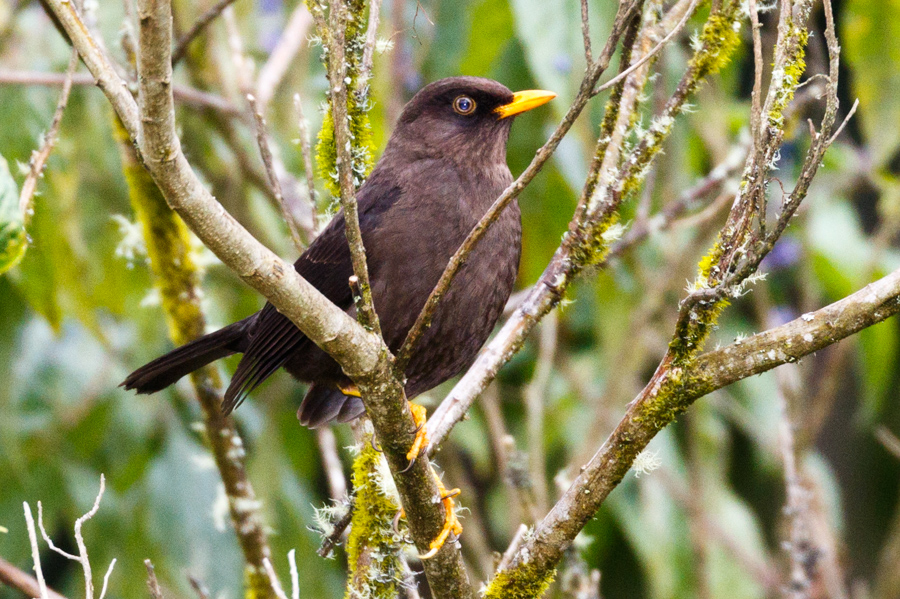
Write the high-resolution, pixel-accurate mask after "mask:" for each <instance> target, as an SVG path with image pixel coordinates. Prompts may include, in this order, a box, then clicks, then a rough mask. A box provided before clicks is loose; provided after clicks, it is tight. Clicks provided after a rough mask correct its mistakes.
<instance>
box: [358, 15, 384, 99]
mask: <svg viewBox="0 0 900 599" xmlns="http://www.w3.org/2000/svg"><path fill="white" fill-rule="evenodd" d="M381 2H382V0H370V2H369V24H368V25H367V26H366V45H365V47H364V48H363V56H362V64H361V65H360V67H359V74H358V75H357V78H356V91H357V92H364V91H365V90H366V88H367V87H368V85H369V77H370V76H371V74H372V63H373V62H374V60H375V43H376V42H377V41H378V19H379V17H380V14H381Z"/></svg>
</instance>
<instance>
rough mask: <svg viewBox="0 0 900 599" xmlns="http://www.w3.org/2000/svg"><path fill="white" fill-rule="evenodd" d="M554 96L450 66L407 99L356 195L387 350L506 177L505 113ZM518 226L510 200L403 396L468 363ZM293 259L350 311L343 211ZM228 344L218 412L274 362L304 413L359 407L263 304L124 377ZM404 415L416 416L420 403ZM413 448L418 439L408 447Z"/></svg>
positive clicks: (146, 381) (448, 302)
mask: <svg viewBox="0 0 900 599" xmlns="http://www.w3.org/2000/svg"><path fill="white" fill-rule="evenodd" d="M553 97H555V94H553V93H550V92H544V91H524V92H518V93H515V94H514V93H512V92H511V91H510V90H509V89H507V88H506V87H504V86H503V85H501V84H499V83H497V82H496V81H491V80H489V79H482V78H477V77H451V78H448V79H442V80H440V81H436V82H434V83H432V84H430V85H428V86H426V87H424V88H423V89H422V90H420V91H419V92H418V93H417V94H416V95H415V97H413V99H412V100H411V101H410V102H409V103H408V104H407V105H406V106H405V107H404V109H403V112H402V114H401V115H400V119H399V121H398V123H397V126H396V128H395V130H394V132H393V134H392V135H391V138H390V140H389V141H388V144H387V147H386V148H385V150H384V155H383V156H382V157H381V159H380V160H379V161H378V164H377V165H376V166H375V168H374V170H373V171H372V173H371V175H370V176H369V178H368V179H367V180H366V182H365V184H363V186H362V187H361V188H360V189H359V191H358V193H357V201H358V209H359V222H360V228H361V229H362V237H363V243H364V245H365V248H366V258H367V261H368V266H369V277H370V283H371V289H372V297H373V300H374V302H375V309H376V312H377V313H378V316H379V319H380V321H381V327H382V333H383V335H384V340H385V342H386V343H387V345H388V347H389V348H390V349H391V351H393V352H396V351H397V350H399V348H400V346H401V345H402V344H403V342H404V340H405V339H406V335H407V333H408V332H409V330H410V329H411V328H412V326H413V324H414V323H415V321H416V318H417V317H418V315H419V312H420V311H421V310H422V307H423V306H424V305H425V301H426V300H427V299H428V296H429V295H430V293H431V291H432V290H433V289H434V287H435V285H436V284H437V282H438V279H440V276H441V274H442V273H443V271H444V269H445V268H446V266H447V263H448V262H449V260H450V257H451V256H452V255H453V253H454V252H455V251H456V250H457V249H458V248H459V246H460V245H461V244H462V242H463V241H464V240H465V238H466V236H467V235H468V233H469V232H470V231H471V230H472V228H473V227H474V226H475V224H476V223H477V222H478V221H479V220H480V219H481V218H482V216H484V214H485V213H486V212H487V210H488V208H489V207H490V206H491V204H492V203H493V202H494V200H495V199H496V198H497V197H498V196H499V195H500V194H501V193H502V192H503V190H504V189H505V188H506V187H507V186H508V185H509V184H510V183H511V182H512V180H513V178H512V175H511V174H510V171H509V167H508V166H507V165H506V143H507V139H508V138H509V131H510V127H511V125H512V121H513V119H512V118H510V117H512V116H514V115H516V114H519V113H521V112H524V111H526V110H530V109H532V108H535V107H537V106H540V105H542V104H544V103H545V102H547V101H549V100H551V99H552V98H553ZM521 236H522V228H521V221H520V216H519V207H518V205H517V204H516V203H515V202H513V203H512V204H511V205H510V206H509V207H508V208H507V209H506V210H505V211H504V212H503V213H502V214H501V216H500V217H499V219H498V220H497V222H495V223H494V224H493V226H492V227H491V228H490V229H489V231H488V232H487V234H486V235H485V236H484V238H483V239H482V240H481V242H480V243H479V244H478V245H477V247H476V248H475V249H474V251H473V252H472V253H471V254H470V255H469V257H468V259H467V260H466V262H465V264H464V265H463V266H462V268H461V269H460V271H459V273H458V274H457V276H456V278H455V279H454V281H453V284H452V285H451V287H450V289H449V290H448V291H447V293H446V294H445V296H444V298H443V299H442V300H441V302H440V304H439V305H438V308H437V310H436V311H435V313H434V317H433V319H432V322H431V326H430V327H429V328H428V329H427V330H426V331H425V332H424V334H423V335H422V337H421V338H420V340H419V342H418V344H417V345H416V349H415V350H414V352H413V353H412V355H411V358H410V360H409V364H408V366H407V367H406V372H405V374H406V387H405V389H406V395H407V397H408V398H410V399H412V398H414V397H415V396H417V395H419V394H420V393H422V392H424V391H427V390H429V389H431V388H432V387H435V386H437V385H439V384H440V383H443V382H444V381H446V380H447V379H449V378H451V377H453V376H455V375H456V374H458V373H459V372H461V371H462V370H463V369H465V368H466V367H467V366H469V365H470V364H471V363H472V362H473V361H474V359H475V356H476V354H477V353H478V350H479V349H480V348H481V346H482V345H483V344H484V342H485V341H486V340H487V338H488V335H489V334H490V332H491V330H492V329H493V327H494V325H495V324H496V322H497V319H498V318H499V317H500V314H501V313H502V311H503V307H504V304H505V303H506V300H507V299H508V298H509V294H510V292H511V291H512V287H513V283H514V281H515V278H516V272H517V270H518V266H519V256H520V253H521ZM294 267H295V268H296V269H297V271H298V272H299V273H300V274H301V275H302V276H303V277H304V278H306V279H307V280H308V281H309V282H310V283H311V284H312V285H314V286H315V287H316V288H317V289H318V290H319V291H320V292H322V293H323V294H324V295H325V296H326V297H327V298H328V299H329V300H331V301H332V302H334V303H335V304H336V305H338V306H339V307H341V308H343V309H345V310H347V311H352V310H354V305H353V293H352V291H351V288H350V285H349V283H348V280H349V278H350V277H351V276H352V275H353V267H352V265H351V260H350V250H349V247H348V244H347V239H346V237H345V236H344V215H343V212H339V213H338V214H337V215H336V216H335V217H334V218H333V219H332V220H331V222H330V223H329V224H328V226H327V227H326V228H325V229H324V230H323V231H322V232H321V234H320V235H319V236H318V237H316V239H315V240H314V241H313V242H312V244H310V246H309V248H308V249H307V250H306V251H305V252H304V253H303V255H302V256H300V258H299V259H298V260H297V262H295V264H294ZM234 353H242V354H243V357H242V359H241V361H240V363H239V365H238V368H237V371H236V372H235V374H234V377H233V378H232V379H231V383H230V385H229V386H228V389H227V390H226V392H225V397H224V402H223V405H222V409H223V411H224V412H225V413H226V414H227V413H229V412H231V411H232V410H233V409H234V408H235V407H237V406H238V405H239V404H240V403H241V402H242V401H243V400H244V398H245V397H246V396H247V394H248V393H250V392H251V391H253V389H255V388H256V387H257V386H258V385H259V384H261V383H262V382H263V381H264V380H265V379H266V378H268V377H269V376H270V375H271V374H272V373H274V372H275V371H276V370H278V368H282V367H283V368H284V369H285V370H287V371H288V372H289V373H290V374H291V375H293V376H294V377H295V378H297V379H299V380H301V381H307V382H310V383H312V386H311V387H310V389H309V391H308V392H307V394H306V397H305V398H304V399H303V402H302V404H301V405H300V409H299V410H298V412H297V415H298V417H299V419H300V422H301V423H302V424H304V425H306V426H309V427H316V426H320V425H322V424H325V423H328V422H331V421H335V420H337V421H339V422H346V421H348V420H352V419H354V418H356V417H358V416H360V415H361V414H362V413H363V412H364V411H365V409H364V407H363V403H362V401H361V400H360V398H359V396H358V393H354V392H353V389H354V387H353V384H352V381H350V379H348V378H347V377H346V376H345V375H344V374H343V372H342V371H341V368H340V366H339V365H338V364H337V362H335V361H334V360H333V359H332V358H331V357H330V356H328V354H326V353H325V352H324V351H322V350H321V349H319V348H318V347H317V346H316V345H315V344H314V343H312V342H311V341H310V340H309V339H308V338H306V336H305V335H304V334H303V333H302V332H301V331H300V329H298V328H297V327H295V326H294V324H293V323H291V322H290V321H289V320H288V319H287V318H285V317H284V316H282V315H281V314H280V313H279V312H278V311H277V310H276V309H275V307H274V306H273V305H272V304H268V303H267V304H266V306H265V307H264V308H263V309H262V310H260V311H259V312H257V313H256V314H253V315H252V316H249V317H247V318H245V319H243V320H241V321H238V322H236V323H234V324H231V325H229V326H227V327H224V328H222V329H220V330H218V331H216V332H214V333H210V334H208V335H205V336H203V337H200V338H199V339H197V340H195V341H192V342H190V343H187V344H185V345H183V346H181V347H179V348H178V349H176V350H174V351H172V352H170V353H168V354H166V355H164V356H162V357H160V358H157V359H156V360H154V361H152V362H150V363H148V364H146V365H145V366H142V367H141V368H139V369H138V370H136V371H134V372H133V373H132V374H130V375H129V376H128V378H126V379H125V382H124V383H123V385H124V386H125V388H126V389H135V390H137V392H138V393H153V392H155V391H159V390H160V389H163V388H165V387H167V386H169V385H171V384H172V383H174V382H175V381H177V380H178V379H180V378H181V377H183V376H184V375H186V374H188V373H190V372H193V371H194V370H196V369H197V368H200V367H201V366H204V365H205V364H208V363H209V362H212V361H214V360H217V359H219V358H223V357H225V356H228V355H231V354H234ZM414 413H415V415H416V418H417V421H421V422H424V410H421V409H419V410H416V411H415V412H414ZM420 442H421V440H420ZM417 452H418V444H417V446H416V449H415V450H411V456H412V457H415V455H416V453H417ZM438 482H440V481H438ZM441 487H442V485H441ZM448 511H449V512H452V508H451V507H450V506H448ZM448 517H449V516H448ZM457 526H458V525H457ZM444 538H446V535H444ZM441 542H443V541H441Z"/></svg>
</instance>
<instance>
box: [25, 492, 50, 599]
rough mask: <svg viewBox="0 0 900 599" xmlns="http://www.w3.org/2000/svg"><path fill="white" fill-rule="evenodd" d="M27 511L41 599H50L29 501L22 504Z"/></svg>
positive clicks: (32, 557)
mask: <svg viewBox="0 0 900 599" xmlns="http://www.w3.org/2000/svg"><path fill="white" fill-rule="evenodd" d="M22 507H23V508H24V510H25V525H26V526H27V527H28V540H29V541H31V560H32V562H33V563H34V574H35V576H36V577H37V583H38V592H39V593H40V594H39V595H38V598H39V599H49V594H48V592H47V583H46V582H45V581H44V572H43V570H41V552H40V549H38V540H37V533H36V532H35V530H34V516H32V515H31V506H30V505H28V502H27V501H23V502H22Z"/></svg>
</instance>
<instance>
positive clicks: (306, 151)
mask: <svg viewBox="0 0 900 599" xmlns="http://www.w3.org/2000/svg"><path fill="white" fill-rule="evenodd" d="M294 109H295V110H296V111H297V128H298V129H299V133H300V154H301V155H302V156H303V175H304V177H305V179H306V188H307V193H308V194H309V198H308V199H309V207H310V210H311V211H312V232H313V233H315V232H316V231H317V230H318V228H319V222H318V221H319V219H318V216H317V207H318V199H317V194H316V184H315V171H314V170H313V161H312V149H311V148H310V143H309V121H307V120H306V116H305V115H304V114H303V102H302V101H301V99H300V94H294Z"/></svg>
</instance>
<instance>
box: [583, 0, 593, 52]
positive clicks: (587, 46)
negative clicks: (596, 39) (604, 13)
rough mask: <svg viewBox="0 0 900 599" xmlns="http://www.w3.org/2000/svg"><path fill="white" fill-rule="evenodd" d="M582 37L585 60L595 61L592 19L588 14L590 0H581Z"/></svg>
mask: <svg viewBox="0 0 900 599" xmlns="http://www.w3.org/2000/svg"><path fill="white" fill-rule="evenodd" d="M581 37H582V39H583V40H584V62H585V64H587V65H590V64H591V63H592V62H594V57H593V53H592V52H591V21H590V18H589V15H588V0H581Z"/></svg>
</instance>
